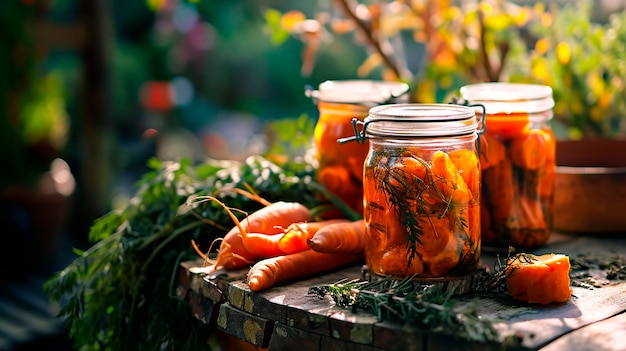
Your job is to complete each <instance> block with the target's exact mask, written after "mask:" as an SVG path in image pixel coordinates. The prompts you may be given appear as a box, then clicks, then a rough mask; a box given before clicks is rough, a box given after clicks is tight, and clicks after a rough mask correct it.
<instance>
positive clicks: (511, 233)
mask: <svg viewBox="0 0 626 351" xmlns="http://www.w3.org/2000/svg"><path fill="white" fill-rule="evenodd" d="M460 93H461V97H462V99H463V100H465V102H467V103H471V104H481V105H483V106H484V108H485V116H484V121H485V124H486V131H485V133H484V138H483V139H482V140H483V142H482V148H481V153H480V161H481V169H482V194H481V208H482V209H481V215H482V220H481V223H482V240H483V244H484V245H485V246H490V247H496V248H504V249H506V248H508V247H509V246H513V247H515V248H518V249H533V248H536V247H539V246H542V245H544V244H545V243H546V242H547V241H548V239H549V237H550V234H551V230H552V217H553V202H554V200H553V196H554V179H555V172H556V154H555V152H556V141H555V137H554V134H553V132H552V129H551V127H550V124H549V123H550V120H551V119H552V116H553V111H552V109H553V107H554V100H553V98H552V89H551V88H550V87H548V86H544V85H536V84H520V83H480V84H472V85H466V86H464V87H462V88H461V89H460Z"/></svg>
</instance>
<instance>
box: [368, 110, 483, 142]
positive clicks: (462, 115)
mask: <svg viewBox="0 0 626 351" xmlns="http://www.w3.org/2000/svg"><path fill="white" fill-rule="evenodd" d="M477 126H478V123H477V121H476V113H475V112H474V110H473V109H472V108H469V107H467V106H459V105H450V104H393V105H381V106H377V107H374V108H371V109H370V111H369V115H368V117H366V118H365V121H364V123H363V134H364V135H365V137H367V138H406V139H416V138H417V139H419V138H434V137H449V136H463V135H472V134H475V133H476V130H477Z"/></svg>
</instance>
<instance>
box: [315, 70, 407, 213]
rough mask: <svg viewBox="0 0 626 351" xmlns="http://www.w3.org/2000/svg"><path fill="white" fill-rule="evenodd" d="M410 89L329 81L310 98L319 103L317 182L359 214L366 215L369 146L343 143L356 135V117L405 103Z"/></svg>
mask: <svg viewBox="0 0 626 351" xmlns="http://www.w3.org/2000/svg"><path fill="white" fill-rule="evenodd" d="M408 91H409V86H408V85H407V84H405V83H399V82H385V81H376V80H328V81H325V82H323V83H322V84H320V85H319V90H312V89H309V90H307V91H306V95H307V96H309V97H311V98H312V99H313V101H314V102H315V103H316V104H317V107H318V111H319V118H318V120H317V123H316V125H315V130H314V136H313V146H314V151H315V157H316V159H317V161H318V169H317V174H316V176H317V180H318V182H319V183H320V184H322V185H324V186H325V187H326V189H327V190H328V191H329V192H331V193H332V194H334V195H335V196H337V197H338V198H339V199H340V200H342V201H343V202H345V203H346V204H347V205H348V206H349V207H350V208H351V209H352V210H354V211H356V212H357V213H358V214H359V215H360V214H362V213H363V162H364V161H365V157H366V156H367V152H368V144H367V142H366V143H363V144H359V143H350V144H339V143H337V140H338V139H341V138H346V137H349V136H351V135H354V130H353V127H352V124H351V121H352V119H353V118H356V119H358V120H361V121H362V120H363V119H364V118H365V117H366V116H367V113H368V111H369V109H370V108H371V107H373V106H377V105H381V104H389V103H395V102H398V101H402V100H403V99H404V97H403V96H404V95H405V94H406V93H407V92H408Z"/></svg>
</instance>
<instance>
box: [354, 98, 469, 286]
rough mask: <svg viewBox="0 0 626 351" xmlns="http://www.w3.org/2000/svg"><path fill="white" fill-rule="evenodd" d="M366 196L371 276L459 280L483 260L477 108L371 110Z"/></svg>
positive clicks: (366, 127) (366, 129) (365, 127)
mask: <svg viewBox="0 0 626 351" xmlns="http://www.w3.org/2000/svg"><path fill="white" fill-rule="evenodd" d="M359 124H362V131H361V132H358V134H359V136H358V137H357V139H360V140H363V139H367V140H369V152H368V156H367V159H366V161H365V164H364V179H363V189H364V193H363V201H364V211H363V213H364V220H365V224H366V237H367V242H366V246H365V262H366V264H367V266H368V268H369V270H370V272H371V273H373V274H377V275H385V276H388V275H391V276H396V277H409V276H413V277H415V278H418V279H419V278H458V277H463V276H467V275H469V274H471V273H473V271H474V270H475V269H476V267H477V265H478V261H479V258H480V250H481V242H480V240H481V237H480V206H479V205H480V162H479V159H478V153H477V149H476V140H477V135H478V132H477V125H478V123H477V121H476V114H475V111H474V109H472V108H470V107H466V106H458V105H450V104H395V105H383V106H378V107H374V108H372V109H370V111H369V115H368V117H367V118H365V120H364V122H362V123H358V122H355V130H357V131H358V128H357V126H358V125H359Z"/></svg>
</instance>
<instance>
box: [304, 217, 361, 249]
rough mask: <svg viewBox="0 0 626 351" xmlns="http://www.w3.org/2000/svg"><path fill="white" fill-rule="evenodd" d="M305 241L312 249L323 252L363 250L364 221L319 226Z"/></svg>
mask: <svg viewBox="0 0 626 351" xmlns="http://www.w3.org/2000/svg"><path fill="white" fill-rule="evenodd" d="M307 243H308V245H309V247H310V248H311V249H313V250H314V251H317V252H323V253H356V252H363V250H364V249H365V222H364V221H363V220H357V221H350V222H343V223H334V224H330V225H327V226H325V227H323V228H320V230H319V231H317V233H315V235H313V237H312V238H311V239H309V240H307Z"/></svg>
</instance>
